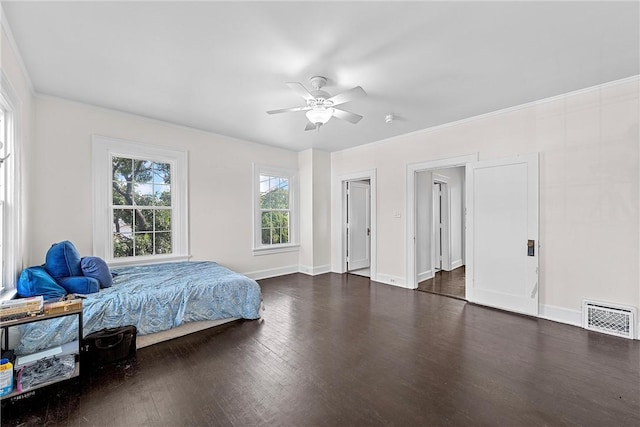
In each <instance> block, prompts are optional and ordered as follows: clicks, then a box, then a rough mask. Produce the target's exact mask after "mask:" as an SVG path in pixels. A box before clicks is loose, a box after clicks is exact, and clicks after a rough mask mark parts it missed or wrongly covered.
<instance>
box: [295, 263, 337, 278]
mask: <svg viewBox="0 0 640 427" xmlns="http://www.w3.org/2000/svg"><path fill="white" fill-rule="evenodd" d="M298 271H299V272H300V273H304V274H308V275H309V276H317V275H318V274H324V273H330V272H331V264H326V265H319V266H316V267H311V266H308V265H302V264H300V266H299V268H298Z"/></svg>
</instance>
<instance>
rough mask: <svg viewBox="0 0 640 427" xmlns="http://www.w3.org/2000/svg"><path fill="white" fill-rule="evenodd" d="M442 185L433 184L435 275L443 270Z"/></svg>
mask: <svg viewBox="0 0 640 427" xmlns="http://www.w3.org/2000/svg"><path fill="white" fill-rule="evenodd" d="M441 186H442V184H441V183H439V182H434V183H433V233H432V241H433V244H432V247H433V250H432V252H431V253H432V257H431V258H432V260H433V261H432V263H431V266H432V269H433V272H434V274H435V273H437V272H438V271H440V270H442V206H441V202H442V189H441Z"/></svg>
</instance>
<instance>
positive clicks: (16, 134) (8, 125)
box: [0, 70, 22, 298]
mask: <svg viewBox="0 0 640 427" xmlns="http://www.w3.org/2000/svg"><path fill="white" fill-rule="evenodd" d="M19 106H20V99H19V98H18V96H17V94H16V93H15V91H14V90H13V86H12V85H11V84H10V82H9V79H8V78H7V76H6V75H5V74H4V71H2V70H0V159H2V161H0V293H2V294H3V298H6V297H7V295H9V296H11V294H12V293H13V292H15V287H16V282H17V279H18V275H19V273H20V271H21V270H22V245H21V231H22V222H21V218H22V214H21V209H22V202H21V201H22V197H21V194H20V177H21V170H20V126H19V121H20V117H19V111H20V108H19Z"/></svg>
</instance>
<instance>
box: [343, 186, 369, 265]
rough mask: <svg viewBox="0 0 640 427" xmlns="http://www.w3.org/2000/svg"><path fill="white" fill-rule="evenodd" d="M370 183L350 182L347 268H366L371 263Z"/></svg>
mask: <svg viewBox="0 0 640 427" xmlns="http://www.w3.org/2000/svg"><path fill="white" fill-rule="evenodd" d="M370 191H371V189H370V185H369V184H368V183H365V182H350V183H349V192H348V195H347V197H348V199H347V200H348V201H347V204H348V205H347V230H348V235H347V254H348V255H347V257H348V258H347V260H348V261H347V269H348V270H349V271H352V270H359V269H361V268H367V267H369V265H370V264H371V260H370V257H371V210H370V209H371V206H370V197H371V194H370Z"/></svg>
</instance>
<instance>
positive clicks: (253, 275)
mask: <svg viewBox="0 0 640 427" xmlns="http://www.w3.org/2000/svg"><path fill="white" fill-rule="evenodd" d="M299 271H300V266H299V265H297V264H296V265H287V266H285V267H277V268H268V269H265V270H256V271H249V272H247V273H241V274H243V275H245V276H247V277H248V278H250V279H253V280H260V279H269V278H271V277H278V276H285V275H287V274H293V273H298V272H299Z"/></svg>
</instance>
